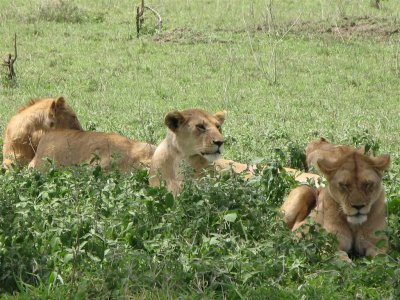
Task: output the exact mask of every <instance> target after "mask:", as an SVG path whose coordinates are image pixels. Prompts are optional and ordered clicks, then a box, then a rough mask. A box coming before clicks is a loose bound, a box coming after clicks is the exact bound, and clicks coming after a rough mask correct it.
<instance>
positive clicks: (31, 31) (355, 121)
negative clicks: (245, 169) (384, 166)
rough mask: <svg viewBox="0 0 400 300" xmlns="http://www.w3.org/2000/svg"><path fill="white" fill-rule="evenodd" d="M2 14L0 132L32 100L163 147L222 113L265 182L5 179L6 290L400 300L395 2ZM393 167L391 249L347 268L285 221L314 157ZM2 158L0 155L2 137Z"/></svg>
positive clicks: (42, 4)
mask: <svg viewBox="0 0 400 300" xmlns="http://www.w3.org/2000/svg"><path fill="white" fill-rule="evenodd" d="M138 2H139V1H136V2H135V1H109V0H101V1H100V0H99V1H83V0H76V1H67V0H47V1H38V0H34V1H29V2H27V1H22V0H16V1H12V2H10V1H5V0H0V25H1V30H0V41H1V43H0V56H2V57H3V56H6V54H8V53H10V52H11V53H12V52H13V37H14V33H16V34H17V44H18V59H17V61H16V64H15V67H16V74H17V78H16V80H15V81H12V82H10V81H9V80H7V79H6V78H5V74H6V70H5V68H2V69H0V71H1V73H0V74H1V77H2V78H1V83H0V130H1V131H2V130H3V129H4V126H5V124H6V123H7V121H8V120H9V118H10V117H11V116H12V115H13V114H14V113H15V111H16V110H17V108H18V107H20V106H22V105H23V104H24V103H25V102H27V101H28V100H29V99H30V98H35V97H42V96H59V95H63V96H65V97H66V99H67V100H68V101H69V103H71V105H72V106H73V107H74V109H75V110H76V111H77V113H78V116H79V119H80V120H81V123H82V125H83V126H84V128H85V129H91V130H99V131H113V132H119V133H121V134H123V135H125V136H128V137H131V138H135V139H139V140H142V141H147V142H151V143H159V142H160V141H161V140H162V138H163V136H164V135H165V132H166V129H165V127H164V125H163V116H164V115H165V113H166V112H168V111H170V110H174V109H184V108H190V107H199V108H203V109H206V110H208V111H211V112H213V111H217V110H221V109H225V110H226V111H227V112H228V117H227V121H226V123H225V124H224V134H225V137H226V147H225V149H226V151H225V157H226V158H230V159H236V160H240V161H254V160H260V159H263V160H264V161H266V162H268V163H269V164H270V165H271V166H272V167H271V168H270V169H268V170H267V171H266V172H265V173H264V174H259V176H258V177H256V179H254V180H253V181H252V182H244V181H243V180H242V179H241V178H237V177H235V176H233V177H226V176H222V177H217V178H214V177H210V178H206V179H205V180H204V181H201V182H188V183H187V184H186V185H185V188H184V191H183V192H182V194H181V195H180V196H179V197H177V198H176V199H173V197H172V196H171V195H170V194H168V193H166V191H165V190H164V189H162V188H160V189H152V188H149V187H148V186H147V174H146V173H145V172H144V173H142V172H139V173H138V174H132V175H131V176H121V175H119V174H118V173H110V174H103V173H102V172H99V170H97V169H96V170H92V169H90V168H82V169H73V170H66V171H58V170H52V171H51V172H50V173H49V174H38V173H36V172H27V171H26V170H15V171H12V172H7V173H6V172H4V171H2V172H1V174H0V201H1V208H0V224H1V226H0V292H1V293H3V296H4V297H12V296H11V295H13V294H14V296H15V297H17V298H18V297H20V298H21V299H25V298H35V297H36V298H42V297H49V298H52V299H54V298H65V297H68V298H71V297H76V298H78V299H80V298H156V299H157V298H161V299H167V298H179V297H181V298H185V299H186V298H191V299H199V298H228V299H236V298H238V299H240V298H253V299H255V298H260V299H266V298H268V299H274V298H276V299H292V298H293V299H299V298H303V299H315V298H319V299H332V298H340V299H354V298H357V299H371V298H382V299H396V298H398V297H400V268H399V264H400V258H399V253H400V238H399V235H400V225H399V213H400V209H399V205H400V187H399V182H400V155H399V145H400V135H399V132H400V122H399V117H400V88H399V87H400V34H399V30H400V21H399V20H400V6H399V5H398V3H397V1H396V0H387V1H381V2H382V5H383V7H382V9H377V8H375V7H374V6H373V5H372V3H374V1H369V0H368V1H366V0H365V1H356V0H353V1H352V0H340V1H328V0H320V1H310V0H306V1H304V0H303V1H298V0H295V1H289V0H282V1H269V0H253V1H238V0H214V1H207V0H197V1H177V0H162V1H161V0H153V1H146V4H148V5H149V6H151V7H153V8H155V9H156V10H158V11H159V12H160V14H161V16H162V17H163V30H162V32H158V31H157V29H156V28H157V26H156V22H155V19H154V17H153V16H152V15H151V14H149V13H148V12H146V15H145V24H144V28H143V30H142V34H141V36H140V38H137V37H136V27H135V11H136V8H135V6H136V5H137V4H138ZM320 136H324V137H326V138H328V139H330V140H331V141H333V142H337V143H345V144H349V145H354V146H360V145H368V146H370V147H372V148H373V150H374V151H375V153H378V154H381V153H389V154H391V157H392V166H391V169H390V171H389V172H388V173H387V174H386V177H385V187H386V190H387V198H388V201H389V211H388V212H389V216H388V220H389V228H388V233H389V235H390V236H391V250H390V251H389V253H388V255H384V256H380V257H377V258H374V259H367V258H358V259H356V260H355V261H354V265H352V266H348V265H346V264H343V263H342V262H340V261H338V260H337V259H336V258H335V254H334V250H333V246H332V244H333V239H332V237H330V236H327V235H326V234H325V233H324V232H320V230H319V229H318V228H317V227H315V226H314V225H312V224H311V225H310V228H311V229H313V230H312V231H313V235H312V239H306V240H301V241H299V240H297V238H296V237H293V236H292V235H291V234H290V233H289V232H288V231H287V230H286V229H285V228H284V226H283V225H282V224H281V222H280V221H279V220H278V218H277V215H276V213H277V208H278V207H279V205H280V203H281V202H282V200H283V198H284V196H285V195H286V194H287V192H288V190H289V189H290V188H292V187H293V186H294V185H295V183H294V182H293V180H292V178H290V177H288V176H286V175H284V174H281V175H277V174H276V171H277V168H278V167H279V166H280V165H285V166H292V167H297V168H302V162H301V156H302V150H303V149H304V146H305V145H306V144H307V142H308V141H310V140H312V139H314V138H316V137H320ZM0 144H2V140H1V139H0Z"/></svg>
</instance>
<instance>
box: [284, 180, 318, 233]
mask: <svg viewBox="0 0 400 300" xmlns="http://www.w3.org/2000/svg"><path fill="white" fill-rule="evenodd" d="M317 197H318V191H317V190H316V189H315V188H312V187H310V186H307V185H302V186H299V187H297V188H295V189H294V190H292V191H291V192H290V193H289V195H288V197H287V199H286V200H285V202H284V203H283V204H282V206H281V211H282V213H283V218H284V220H285V222H286V224H287V225H288V227H289V228H290V229H291V230H296V229H297V228H298V227H299V226H300V225H302V224H303V223H304V222H305V221H304V220H305V218H306V217H307V216H308V215H309V214H310V212H311V210H312V209H313V208H314V207H315V205H316V203H317Z"/></svg>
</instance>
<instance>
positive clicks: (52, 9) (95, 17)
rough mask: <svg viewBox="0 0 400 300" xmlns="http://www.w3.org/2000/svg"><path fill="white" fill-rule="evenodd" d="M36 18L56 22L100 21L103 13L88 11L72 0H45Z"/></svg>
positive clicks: (102, 18)
mask: <svg viewBox="0 0 400 300" xmlns="http://www.w3.org/2000/svg"><path fill="white" fill-rule="evenodd" d="M34 19H35V18H34ZM37 19H39V20H43V21H48V22H57V23H82V22H85V21H89V20H91V21H95V22H102V21H103V20H104V14H103V13H95V14H93V13H90V12H89V11H87V10H84V9H82V8H80V7H78V6H77V5H76V4H75V3H74V2H73V1H72V0H46V1H44V2H43V3H42V4H41V5H40V7H39V11H38V15H37Z"/></svg>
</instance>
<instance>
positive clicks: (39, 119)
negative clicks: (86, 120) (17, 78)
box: [3, 97, 82, 168]
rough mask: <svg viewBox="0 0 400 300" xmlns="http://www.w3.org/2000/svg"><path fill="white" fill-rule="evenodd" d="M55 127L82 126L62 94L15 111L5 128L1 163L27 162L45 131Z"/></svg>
mask: <svg viewBox="0 0 400 300" xmlns="http://www.w3.org/2000/svg"><path fill="white" fill-rule="evenodd" d="M57 128H72V129H79V130H80V129H82V128H81V125H80V123H79V121H78V119H77V118H76V114H75V112H74V111H73V110H72V109H71V108H70V107H69V105H68V104H67V103H66V101H65V99H64V98H63V97H59V98H45V99H38V100H31V101H30V102H29V103H28V104H27V105H26V106H25V107H23V108H21V109H19V110H18V113H17V114H16V115H14V116H13V117H12V118H11V119H10V121H9V122H8V124H7V126H6V128H5V131H4V144H3V166H4V167H6V168H8V167H10V166H11V165H12V164H14V163H17V164H19V165H21V166H24V165H27V164H28V163H29V162H30V161H31V160H32V158H33V157H34V155H35V151H36V149H37V146H38V144H39V141H40V139H41V137H42V136H43V134H44V133H46V132H47V131H49V130H53V129H57Z"/></svg>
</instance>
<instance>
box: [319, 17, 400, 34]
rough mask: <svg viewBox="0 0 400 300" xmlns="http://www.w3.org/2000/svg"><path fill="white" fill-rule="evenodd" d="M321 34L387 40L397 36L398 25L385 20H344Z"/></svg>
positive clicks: (365, 18) (399, 30) (362, 18)
mask: <svg viewBox="0 0 400 300" xmlns="http://www.w3.org/2000/svg"><path fill="white" fill-rule="evenodd" d="M322 32H327V33H330V34H333V35H338V36H343V37H351V36H361V37H378V38H387V37H390V36H392V35H394V34H399V32H400V25H399V24H394V23H391V22H389V21H388V20H386V19H374V18H370V17H360V18H344V19H343V20H342V21H341V22H340V23H339V24H335V25H332V26H330V27H329V28H327V29H325V30H323V31H322Z"/></svg>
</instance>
